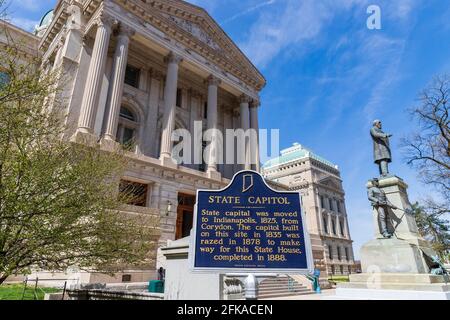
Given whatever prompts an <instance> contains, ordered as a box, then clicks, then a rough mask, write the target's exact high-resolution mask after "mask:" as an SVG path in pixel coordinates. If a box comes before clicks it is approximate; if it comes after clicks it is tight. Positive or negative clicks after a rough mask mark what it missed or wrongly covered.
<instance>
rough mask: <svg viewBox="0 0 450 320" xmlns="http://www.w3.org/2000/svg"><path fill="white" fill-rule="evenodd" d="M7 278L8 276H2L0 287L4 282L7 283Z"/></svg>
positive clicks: (0, 276)
mask: <svg viewBox="0 0 450 320" xmlns="http://www.w3.org/2000/svg"><path fill="white" fill-rule="evenodd" d="M6 278H8V276H7V275H3V274H2V275H0V285H2V283H3V282H5V280H6Z"/></svg>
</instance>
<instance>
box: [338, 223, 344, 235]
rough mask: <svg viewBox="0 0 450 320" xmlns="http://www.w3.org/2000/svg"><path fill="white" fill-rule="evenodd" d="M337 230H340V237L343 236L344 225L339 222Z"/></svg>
mask: <svg viewBox="0 0 450 320" xmlns="http://www.w3.org/2000/svg"><path fill="white" fill-rule="evenodd" d="M339 228H340V229H341V235H342V236H343V235H344V223H343V222H342V220H340V221H339Z"/></svg>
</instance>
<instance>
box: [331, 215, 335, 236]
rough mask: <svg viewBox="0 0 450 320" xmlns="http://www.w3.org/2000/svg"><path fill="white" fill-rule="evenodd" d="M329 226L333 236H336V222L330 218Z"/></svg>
mask: <svg viewBox="0 0 450 320" xmlns="http://www.w3.org/2000/svg"><path fill="white" fill-rule="evenodd" d="M331 225H332V228H333V234H334V235H336V222H335V221H334V219H333V218H331Z"/></svg>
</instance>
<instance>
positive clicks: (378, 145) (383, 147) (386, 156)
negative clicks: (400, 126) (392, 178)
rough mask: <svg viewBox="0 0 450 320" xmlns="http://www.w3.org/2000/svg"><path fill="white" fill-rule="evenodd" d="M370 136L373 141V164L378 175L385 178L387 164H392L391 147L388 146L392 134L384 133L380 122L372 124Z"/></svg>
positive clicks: (387, 171)
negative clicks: (376, 167)
mask: <svg viewBox="0 0 450 320" xmlns="http://www.w3.org/2000/svg"><path fill="white" fill-rule="evenodd" d="M370 135H371V136H372V140H373V153H374V162H375V163H376V164H377V165H378V167H379V170H380V175H381V176H382V177H386V176H388V175H389V169H388V163H390V162H392V157H391V147H390V146H389V138H390V137H392V134H387V133H384V132H383V130H382V126H381V121H380V120H375V121H374V122H373V127H372V129H370Z"/></svg>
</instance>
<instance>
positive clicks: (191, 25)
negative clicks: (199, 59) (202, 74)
mask: <svg viewBox="0 0 450 320" xmlns="http://www.w3.org/2000/svg"><path fill="white" fill-rule="evenodd" d="M162 15H163V17H165V18H167V19H169V20H170V21H172V22H173V23H175V24H176V25H177V26H178V27H180V28H181V29H183V30H184V31H186V32H188V33H189V34H191V35H192V36H193V37H195V38H196V39H197V40H199V41H201V42H202V43H204V44H205V45H207V46H209V47H210V48H211V49H213V50H216V51H218V52H221V53H224V54H225V50H223V49H222V48H221V47H220V45H219V44H218V43H217V41H216V40H214V38H213V37H212V36H211V35H210V34H208V32H206V31H205V30H204V29H203V28H202V26H201V25H200V24H198V23H196V22H192V21H189V20H186V19H182V18H179V17H176V16H172V15H169V14H166V13H162Z"/></svg>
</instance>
